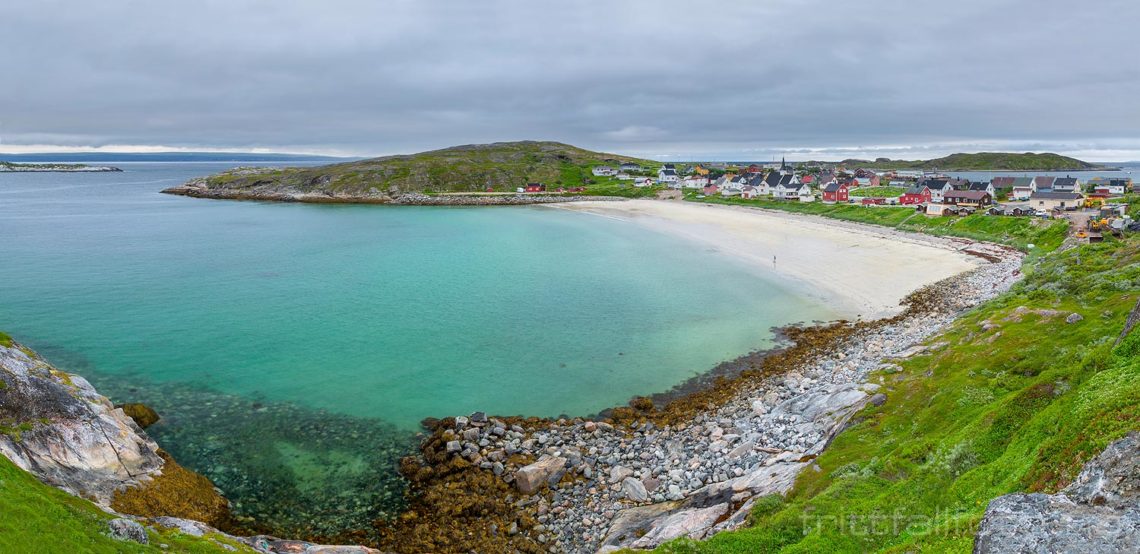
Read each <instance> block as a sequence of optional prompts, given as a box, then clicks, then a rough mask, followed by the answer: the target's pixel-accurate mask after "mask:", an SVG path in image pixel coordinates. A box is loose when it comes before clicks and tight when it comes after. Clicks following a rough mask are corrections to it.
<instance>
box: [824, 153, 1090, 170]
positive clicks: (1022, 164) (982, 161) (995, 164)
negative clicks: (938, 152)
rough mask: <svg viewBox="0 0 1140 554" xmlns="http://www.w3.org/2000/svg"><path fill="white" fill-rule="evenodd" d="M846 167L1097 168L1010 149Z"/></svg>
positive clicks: (1065, 158)
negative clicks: (1015, 151)
mask: <svg viewBox="0 0 1140 554" xmlns="http://www.w3.org/2000/svg"><path fill="white" fill-rule="evenodd" d="M844 163H845V164H846V165H848V166H852V167H854V166H858V167H865V168H870V169H937V170H942V171H987V170H1007V171H1064V170H1067V169H1068V170H1076V169H1092V168H1095V167H1098V166H1097V165H1096V164H1091V163H1088V162H1085V161H1081V160H1078V159H1076V158H1070V157H1068V156H1062V155H1060V154H1050V153H1044V154H1034V153H1028V152H1027V153H1024V154H1016V153H1012V152H979V153H977V154H951V155H949V156H946V157H943V158H936V159H933V160H889V161H885V162H878V161H876V162H871V161H867V160H845V161H844Z"/></svg>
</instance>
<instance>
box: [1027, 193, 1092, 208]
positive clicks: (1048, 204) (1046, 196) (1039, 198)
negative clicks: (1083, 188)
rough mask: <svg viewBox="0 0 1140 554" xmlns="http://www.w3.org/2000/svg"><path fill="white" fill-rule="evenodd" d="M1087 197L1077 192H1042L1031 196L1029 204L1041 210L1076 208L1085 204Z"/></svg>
mask: <svg viewBox="0 0 1140 554" xmlns="http://www.w3.org/2000/svg"><path fill="white" fill-rule="evenodd" d="M1084 201H1085V198H1084V197H1083V196H1081V195H1080V194H1079V193H1076V192H1042V191H1038V192H1035V193H1033V195H1032V196H1030V197H1029V205H1030V206H1032V207H1034V208H1035V209H1038V210H1041V211H1046V212H1049V211H1053V210H1075V209H1077V208H1079V207H1081V206H1082V205H1084Z"/></svg>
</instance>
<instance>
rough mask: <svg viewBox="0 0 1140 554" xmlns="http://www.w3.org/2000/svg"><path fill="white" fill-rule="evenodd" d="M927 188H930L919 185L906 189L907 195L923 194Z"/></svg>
mask: <svg viewBox="0 0 1140 554" xmlns="http://www.w3.org/2000/svg"><path fill="white" fill-rule="evenodd" d="M926 188H929V187H927V186H926V185H924V184H922V183H919V184H917V185H915V186H913V187H910V188H908V189H906V194H922V191H923V190H924V189H926Z"/></svg>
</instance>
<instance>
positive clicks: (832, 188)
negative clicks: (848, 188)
mask: <svg viewBox="0 0 1140 554" xmlns="http://www.w3.org/2000/svg"><path fill="white" fill-rule="evenodd" d="M841 187H843V185H841V184H839V183H838V182H837V181H832V182H830V183H828V184H827V186H826V187H823V192H839V189H840V188H841Z"/></svg>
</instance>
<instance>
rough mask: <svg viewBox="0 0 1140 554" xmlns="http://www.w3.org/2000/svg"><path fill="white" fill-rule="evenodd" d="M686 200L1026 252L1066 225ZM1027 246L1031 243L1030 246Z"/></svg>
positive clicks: (899, 210) (1052, 243)
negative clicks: (847, 223) (966, 240)
mask: <svg viewBox="0 0 1140 554" xmlns="http://www.w3.org/2000/svg"><path fill="white" fill-rule="evenodd" d="M695 196H696V195H695V193H690V194H689V196H688V199H689V200H693V201H698V202H706V203H710V204H730V205H736V206H752V207H756V208H766V209H772V210H781V211H786V212H795V213H803V214H811V215H820V216H824V217H830V218H834V219H842V220H845V221H854V222H857V223H870V224H874V225H884V226H886V227H893V228H895V229H899V230H902V231H916V232H921V233H927V234H930V235H938V236H951V237H962V238H968V239H973V240H984V241H988V242H995V243H998V244H1005V245H1008V246H1012V247H1014V248H1017V249H1020V250H1023V251H1028V252H1030V254H1031V255H1036V254H1037V253H1040V252H1047V251H1050V250H1052V249H1054V248H1056V247H1058V246H1060V245H1061V242H1062V241H1064V240H1065V234H1066V231H1067V229H1068V225H1067V224H1066V223H1065V222H1064V221H1057V220H1042V219H1036V218H1028V217H1002V216H989V215H985V214H974V215H969V216H965V217H927V216H926V215H924V214H920V213H918V212H916V211H915V209H914V208H913V207H893V206H881V207H873V208H872V207H864V206H860V205H855V204H824V203H822V202H807V203H803V202H783V201H779V200H772V199H770V198H757V199H752V200H745V199H743V198H740V197H739V196H735V197H728V198H726V197H722V196H708V197H705V198H700V199H698V198H696V197H695ZM1029 245H1033V248H1032V249H1030V248H1029Z"/></svg>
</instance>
